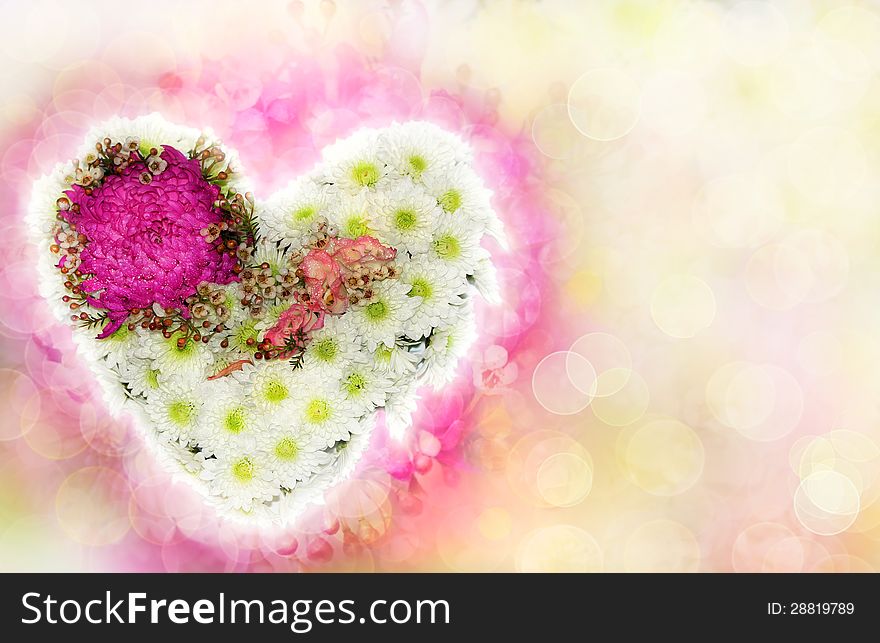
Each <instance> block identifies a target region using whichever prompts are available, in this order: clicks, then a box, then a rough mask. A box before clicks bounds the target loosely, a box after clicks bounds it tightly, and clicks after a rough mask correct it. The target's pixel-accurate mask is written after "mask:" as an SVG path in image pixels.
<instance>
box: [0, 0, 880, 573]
mask: <svg viewBox="0 0 880 643" xmlns="http://www.w3.org/2000/svg"><path fill="white" fill-rule="evenodd" d="M0 21H2V24H3V25H4V27H5V29H4V36H3V38H2V40H0V62H2V64H0V78H2V82H0V95H2V100H0V172H2V195H0V198H2V208H0V229H2V231H3V237H2V243H0V257H2V261H0V568H2V569H6V570H15V569H26V570H79V569H85V570H150V571H161V570H169V571H177V570H193V571H200V570H204V571H220V570H230V571H231V570H236V571H239V570H256V571H300V570H303V571H309V570H319V571H325V570H328V571H329V570H362V571H372V570H417V571H418V570H423V571H434V570H459V571H466V570H481V571H482V570H520V571H537V570H578V571H581V570H586V571H598V570H607V571H623V570H627V571H630V570H632V571H678V570H681V571H698V570H699V571H873V570H875V569H877V568H878V567H880V544H878V541H880V500H878V499H880V447H878V443H880V412H878V404H877V399H878V395H880V368H878V363H880V330H878V322H880V305H878V296H877V295H878V288H880V260H878V257H880V253H878V242H880V217H878V205H877V204H878V203H880V181H878V180H877V179H878V178H880V117H878V114H880V81H878V71H880V4H878V3H875V2H863V3H858V2H856V3H852V4H846V3H843V2H830V1H829V2H821V1H818V0H779V1H776V2H760V1H742V2H721V1H717V2H697V1H682V0H669V1H665V2H663V1H658V2H640V1H638V0H608V1H596V2H567V1H561V0H559V1H547V0H545V1H542V2H478V1H474V0H453V1H449V2H442V3H441V2H425V1H422V2H417V1H412V2H410V1H394V0H389V1H384V2H383V1H365V2H354V1H351V2H342V1H341V0H337V1H335V2H334V1H333V0H320V1H317V2H312V1H306V2H303V1H299V0H294V1H292V2H287V1H278V2H275V1H265V2H259V3H253V2H251V3H242V2H224V1H218V0H212V1H210V2H195V1H194V2H174V1H171V0H169V1H164V0H152V1H151V2H144V3H119V2H101V1H97V2H79V3H70V2H61V1H60V0H57V1H52V0H34V1H32V2H10V1H4V2H2V3H0ZM150 111H159V112H161V113H162V114H163V115H164V116H165V117H166V118H168V119H171V120H176V121H180V122H184V123H187V124H192V125H207V126H210V127H212V128H214V129H215V130H216V131H217V132H219V133H220V134H221V136H222V137H223V139H224V141H225V142H226V143H228V144H230V145H232V146H233V147H236V148H238V150H239V151H240V153H241V156H242V159H243V161H244V165H245V167H246V168H247V170H248V172H249V173H250V174H251V175H252V176H253V177H254V179H255V183H256V185H257V186H258V188H259V190H261V191H262V193H268V192H269V191H271V190H272V189H274V188H275V187H278V186H280V185H282V184H284V183H286V182H287V181H288V180H290V179H291V178H292V177H293V176H295V175H296V174H297V173H298V172H301V171H303V170H305V169H307V168H308V167H310V165H311V164H312V163H313V162H314V161H315V160H316V159H317V158H318V157H319V151H320V149H321V147H323V146H324V145H326V144H327V143H329V142H332V141H333V140H335V139H336V138H337V137H339V136H344V135H346V134H348V133H350V132H352V131H354V130H355V129H357V127H358V126H361V125H383V124H387V123H389V122H391V121H393V120H404V119H410V118H421V119H426V120H431V121H434V122H436V123H439V124H441V125H443V126H445V127H447V128H449V129H452V130H454V131H457V132H459V133H461V134H462V136H464V137H465V138H466V139H468V140H469V141H470V142H471V143H472V145H473V146H474V148H475V150H476V159H477V166H478V169H479V171H480V172H481V174H482V175H483V176H484V178H485V180H486V182H487V184H489V186H490V187H491V188H492V189H493V190H494V191H495V197H494V205H495V207H496V209H497V210H498V212H499V214H500V215H501V218H502V219H503V220H504V221H505V223H506V225H507V228H508V232H509V234H510V237H511V248H510V250H509V252H507V253H506V254H504V253H501V252H499V251H498V249H497V248H494V249H493V251H494V252H495V257H496V261H497V263H498V266H499V269H500V272H501V278H502V282H503V287H504V303H503V304H502V305H501V306H500V307H499V308H496V309H491V308H486V307H481V308H480V310H479V315H480V327H481V333H482V334H481V339H480V341H479V343H478V345H477V346H475V347H474V349H473V351H472V352H471V354H470V355H469V356H468V358H467V359H466V360H465V362H463V363H462V365H461V373H460V377H459V379H458V381H457V383H456V385H455V386H454V387H450V388H449V389H447V390H445V391H444V392H443V393H442V394H439V395H430V394H427V393H426V395H425V396H424V399H423V402H422V405H421V407H420V410H419V412H418V414H417V418H416V422H415V426H414V427H413V428H412V430H411V431H410V433H409V434H408V436H407V437H406V439H405V440H404V441H403V442H400V443H395V442H391V441H389V440H387V439H386V438H385V436H384V435H383V434H382V433H381V432H380V433H378V434H377V435H376V439H375V440H374V444H373V446H372V449H371V451H370V454H369V455H368V457H367V458H366V460H365V462H364V464H363V466H362V467H361V469H360V471H359V472H358V474H357V475H356V476H355V477H354V478H353V479H352V480H351V481H349V482H348V483H346V484H345V485H344V486H343V487H342V488H340V489H338V490H337V491H336V492H334V493H331V494H330V495H329V496H328V498H327V503H326V505H325V506H323V507H319V508H316V509H315V510H313V511H312V512H311V513H310V515H309V516H307V517H306V518H305V519H304V520H303V521H302V522H301V523H300V524H297V525H296V526H295V527H292V528H289V529H286V530H284V531H283V532H272V533H268V532H267V533H258V532H247V531H244V530H241V529H235V528H232V527H231V526H229V525H227V524H223V523H221V522H219V521H218V520H217V518H216V516H214V515H213V513H212V512H211V511H210V510H208V509H206V508H205V507H203V506H202V504H201V502H200V501H199V500H198V498H197V497H195V495H194V494H193V492H192V491H191V490H190V489H189V488H188V486H187V485H185V484H182V483H180V482H177V481H175V480H173V479H171V478H170V477H169V476H168V475H167V473H165V472H163V471H161V470H159V469H158V468H157V467H156V465H155V464H154V463H153V461H152V458H151V456H150V454H149V453H148V452H146V451H144V450H143V449H142V445H141V442H140V440H139V439H138V437H137V435H136V433H135V432H134V431H133V430H132V428H131V426H129V425H128V423H127V422H125V421H115V420H112V419H110V418H109V417H108V416H107V415H106V413H105V412H104V410H103V408H102V405H101V402H100V398H99V396H98V395H97V394H96V391H95V384H94V382H93V380H91V378H90V376H89V374H88V373H87V372H84V370H83V367H82V365H81V364H80V363H79V362H78V360H77V358H76V355H75V354H74V353H73V352H72V347H71V342H70V336H69V332H68V331H66V330H65V329H64V327H62V326H59V325H57V324H55V323H54V322H53V321H52V319H51V318H50V317H49V314H48V311H47V310H46V308H45V306H43V304H42V303H41V301H40V300H39V298H38V297H37V296H36V295H35V290H34V289H35V286H34V284H35V279H34V275H33V271H34V251H33V249H32V248H29V247H28V246H27V244H26V242H25V232H24V230H23V228H22V216H23V213H24V211H25V209H26V207H27V202H28V199H29V194H30V185H31V182H32V181H33V180H34V178H36V177H38V176H39V175H40V174H42V173H43V172H45V171H47V170H48V169H49V168H51V167H52V165H54V164H55V163H56V162H58V161H59V160H63V159H67V158H69V157H70V156H71V154H72V153H73V151H74V150H75V148H76V147H77V146H78V145H79V144H80V142H81V139H82V137H83V134H84V132H85V130H86V129H87V128H88V127H89V125H91V124H93V123H95V122H96V121H99V120H101V119H104V118H106V117H109V116H112V115H116V114H122V115H128V116H134V115H137V114H142V113H146V112H150Z"/></svg>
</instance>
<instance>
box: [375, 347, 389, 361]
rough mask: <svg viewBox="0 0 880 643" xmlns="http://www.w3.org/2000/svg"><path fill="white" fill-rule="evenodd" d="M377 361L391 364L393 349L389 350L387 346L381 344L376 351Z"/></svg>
mask: <svg viewBox="0 0 880 643" xmlns="http://www.w3.org/2000/svg"><path fill="white" fill-rule="evenodd" d="M375 355H376V359H377V360H380V361H382V362H390V361H391V349H390V348H388V347H387V346H386V345H385V344H379V347H378V348H377V349H376V353H375Z"/></svg>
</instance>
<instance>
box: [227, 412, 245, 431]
mask: <svg viewBox="0 0 880 643" xmlns="http://www.w3.org/2000/svg"><path fill="white" fill-rule="evenodd" d="M223 428H224V429H225V430H227V431H229V432H230V433H241V432H242V431H244V429H245V410H244V408H243V407H241V406H237V407H235V408H234V409H230V410H229V411H228V412H227V413H226V416H225V417H224V418H223Z"/></svg>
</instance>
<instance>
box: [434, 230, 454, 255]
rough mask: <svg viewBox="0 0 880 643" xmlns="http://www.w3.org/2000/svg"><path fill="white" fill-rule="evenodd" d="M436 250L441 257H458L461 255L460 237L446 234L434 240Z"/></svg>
mask: <svg viewBox="0 0 880 643" xmlns="http://www.w3.org/2000/svg"><path fill="white" fill-rule="evenodd" d="M434 252H436V253H437V256H439V257H440V258H441V259H457V258H458V257H459V256H461V245H460V244H459V243H458V239H456V238H455V237H453V236H452V235H451V234H444V235H443V236H442V237H440V238H439V239H435V240H434Z"/></svg>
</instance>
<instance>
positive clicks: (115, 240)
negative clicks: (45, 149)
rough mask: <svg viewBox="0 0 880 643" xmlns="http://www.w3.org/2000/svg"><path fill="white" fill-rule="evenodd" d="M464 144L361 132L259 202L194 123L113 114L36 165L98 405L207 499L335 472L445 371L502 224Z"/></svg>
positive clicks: (491, 282)
mask: <svg viewBox="0 0 880 643" xmlns="http://www.w3.org/2000/svg"><path fill="white" fill-rule="evenodd" d="M489 196H490V193H489V191H488V190H486V188H485V187H484V186H483V185H482V183H481V181H480V180H479V178H478V176H477V175H476V174H475V172H474V170H473V169H472V167H471V154H470V149H469V148H468V146H467V145H466V144H465V143H463V142H462V141H461V139H459V138H458V137H456V136H454V135H453V134H450V133H448V132H445V131H443V130H441V129H439V128H437V127H436V126H434V125H431V124H428V123H420V122H412V123H406V124H402V125H398V124H395V125H392V126H391V127H388V128H385V129H382V130H366V129H364V130H360V131H359V132H357V133H356V134H354V135H353V136H351V137H349V138H347V139H345V140H343V141H339V142H337V143H336V144H334V145H333V146H331V147H329V148H327V149H326V150H324V153H323V162H322V163H321V164H320V166H319V167H317V168H315V169H314V170H313V171H312V172H311V173H309V174H307V175H305V176H302V177H300V178H298V179H297V180H296V181H294V182H293V183H291V184H290V185H289V186H288V187H287V188H285V189H283V190H281V191H280V192H278V193H276V194H274V195H273V196H271V197H270V198H268V199H267V200H265V201H260V200H257V199H255V198H254V196H253V195H252V194H251V193H250V192H249V191H247V188H246V184H245V178H244V176H243V174H242V172H241V170H240V168H239V167H238V163H237V157H236V155H235V153H234V152H233V151H232V150H230V149H228V148H225V147H224V146H222V145H221V144H220V143H219V142H218V141H216V140H215V139H214V137H213V136H212V135H211V134H210V132H201V131H199V130H195V129H191V128H185V127H178V126H174V125H172V124H170V123H168V122H166V121H165V120H163V119H162V118H161V117H159V116H157V115H151V116H147V117H142V118H138V119H135V120H125V119H115V120H113V121H111V122H108V123H105V124H103V125H101V126H99V127H98V128H96V129H95V130H93V132H92V133H91V134H90V135H89V136H88V137H87V143H86V146H85V148H84V149H83V151H82V152H81V155H80V157H79V159H77V160H75V161H73V163H72V164H66V165H60V166H58V168H57V169H56V171H55V172H54V173H53V174H52V175H51V176H47V177H43V178H42V179H41V180H39V181H38V182H37V183H36V185H35V189H34V197H33V201H32V206H31V210H30V212H29V224H30V227H31V230H32V232H33V234H34V240H35V242H36V243H37V244H38V245H39V249H40V257H41V260H40V281H41V289H42V293H43V295H44V296H45V297H46V298H47V300H48V301H49V302H50V303H51V305H52V306H53V308H54V309H55V311H56V313H57V314H58V316H59V317H60V318H61V319H63V320H65V321H69V322H70V323H71V324H73V326H74V337H75V339H76V341H77V345H78V347H79V349H80V351H81V353H82V354H83V355H84V356H85V358H86V359H87V360H88V364H89V366H90V367H91V368H92V369H93V371H94V372H95V374H96V376H97V378H98V381H99V383H100V386H101V388H102V389H103V391H102V392H103V393H104V397H105V398H106V399H107V400H108V402H109V403H110V406H111V410H112V411H114V412H119V411H126V412H131V413H133V414H134V415H135V417H136V419H137V424H138V426H139V427H140V429H141V430H142V432H143V434H144V436H145V438H146V439H147V442H148V443H149V444H151V445H153V446H154V448H155V451H156V453H157V455H158V456H159V457H160V458H161V459H162V460H163V461H165V462H167V463H168V464H170V465H171V466H173V467H175V468H176V469H177V470H178V471H185V472H186V473H187V474H188V476H187V477H188V479H190V480H192V481H193V483H194V484H196V486H197V488H199V489H200V490H201V491H202V493H203V494H204V495H205V497H206V498H208V499H209V500H210V502H212V503H213V504H215V505H216V506H217V507H218V508H220V509H221V510H222V511H223V512H224V513H226V514H228V515H231V516H235V517H240V518H243V519H247V520H258V521H263V520H270V521H273V522H287V521H289V520H290V519H292V518H293V517H295V516H296V515H297V514H298V513H300V512H301V511H302V509H303V508H304V507H305V506H307V504H308V503H310V502H315V501H319V500H320V498H321V497H322V494H323V492H324V491H325V490H326V489H327V488H329V487H331V486H332V485H334V484H336V483H337V482H338V481H340V480H341V479H342V478H344V477H345V476H347V475H348V474H349V473H350V471H351V470H352V468H353V465H354V463H355V462H356V461H357V459H358V457H359V456H360V454H361V453H362V452H363V450H364V449H365V448H366V446H367V444H368V442H369V437H370V433H371V431H372V429H373V426H374V424H375V420H376V413H377V411H378V410H380V409H382V410H384V413H385V421H386V425H387V426H388V428H389V431H391V432H392V433H400V432H401V431H402V430H404V429H405V428H406V426H407V425H408V424H409V423H410V421H411V413H412V411H413V410H414V407H415V404H416V390H417V388H418V387H419V386H420V385H422V384H430V385H433V386H435V387H437V386H442V385H443V384H444V383H446V382H448V381H449V379H450V378H451V377H452V375H453V373H454V370H455V366H456V362H457V360H458V358H459V357H460V356H461V355H462V354H463V352H464V351H465V350H466V349H467V347H468V345H469V343H470V341H471V340H472V338H473V335H474V318H473V305H472V302H471V300H470V299H469V293H470V292H471V290H472V287H476V288H477V289H478V290H479V291H480V292H482V293H483V295H484V296H485V297H486V298H487V299H489V300H493V299H495V298H497V287H496V283H495V272H494V268H493V265H492V262H491V260H490V255H489V253H488V252H487V251H486V250H485V249H484V248H482V247H481V239H482V238H483V236H484V234H485V233H489V234H492V235H494V236H496V237H497V238H498V239H499V240H502V238H503V231H502V228H501V225H500V223H499V221H498V218H497V217H496V215H495V214H494V212H493V211H492V209H491V207H490V204H489Z"/></svg>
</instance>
